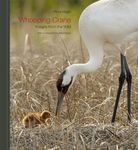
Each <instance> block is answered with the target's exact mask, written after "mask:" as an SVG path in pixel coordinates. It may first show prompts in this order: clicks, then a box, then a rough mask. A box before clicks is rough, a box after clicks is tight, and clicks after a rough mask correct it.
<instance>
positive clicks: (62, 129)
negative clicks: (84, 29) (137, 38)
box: [10, 35, 138, 150]
mask: <svg viewBox="0 0 138 150" xmlns="http://www.w3.org/2000/svg"><path fill="white" fill-rule="evenodd" d="M42 39H43V40H42V41H41V42H40V43H39V42H36V41H35V40H34V41H33V39H31V43H32V45H31V44H30V47H29V49H28V50H27V51H26V50H24V47H23V46H22V47H20V51H19V49H18V45H19V44H17V45H16V46H15V47H12V51H11V67H10V70H11V72H10V75H11V83H10V84H11V85H10V89H11V91H10V94H11V99H10V101H11V105H10V118H11V121H10V122H11V123H10V136H11V138H10V142H11V150H45V149H46V150H60V149H61V150H106V149H110V150H122V149H124V150H136V149H138V145H137V143H138V123H137V122H136V121H133V123H132V124H129V123H127V111H126V110H127V108H126V105H127V104H126V102H127V99H126V92H127V87H126V85H125V86H124V88H123V92H122V95H121V100H120V104H119V108H118V112H117V118H116V122H117V123H115V124H114V125H112V124H111V123H110V121H111V117H112V112H113V107H114V102H115V97H116V91H117V87H118V76H119V71H120V64H119V61H120V58H119V53H118V52H117V50H115V49H114V48H113V47H108V48H106V50H105V57H104V62H103V64H102V66H101V68H99V69H98V70H97V71H96V72H94V73H89V74H82V75H80V76H78V77H77V79H76V81H75V83H74V85H73V87H72V88H71V89H70V91H69V92H68V95H67V96H66V98H65V100H64V104H63V106H62V111H61V114H60V116H58V117H55V116H54V113H55V108H56V103H57V90H56V80H57V78H58V75H59V74H60V73H61V71H62V70H63V69H64V68H65V67H67V66H68V65H69V64H73V63H79V62H86V61H87V59H88V53H87V50H86V48H85V47H84V45H83V44H82V43H81V44H80V38H79V36H77V35H75V36H74V35H73V36H72V37H71V38H64V37H62V38H61V37H60V36H58V35H57V36H52V35H49V36H48V35H45V37H44V38H42ZM44 39H47V40H44ZM72 39H73V40H72ZM17 43H18V42H17ZM22 43H24V41H21V45H23V44H22ZM12 44H13V43H12ZM136 48H137V45H136V46H135V47H134V48H133V49H132V50H131V51H128V53H127V57H128V58H129V64H130V68H131V71H132V74H133V83H132V114H133V116H132V117H133V119H135V120H138V111H137V110H138V101H137V100H138V75H137V73H138V63H137V56H136V55H135V54H136ZM112 49H114V51H112ZM43 110H49V111H51V112H52V114H53V117H52V123H51V125H49V126H45V125H40V126H38V127H36V128H33V129H25V128H24V127H23V126H22V124H21V120H22V118H23V117H24V116H25V115H26V114H27V113H29V112H37V111H39V112H42V111H43Z"/></svg>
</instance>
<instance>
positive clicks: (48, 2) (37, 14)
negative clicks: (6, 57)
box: [10, 0, 96, 51]
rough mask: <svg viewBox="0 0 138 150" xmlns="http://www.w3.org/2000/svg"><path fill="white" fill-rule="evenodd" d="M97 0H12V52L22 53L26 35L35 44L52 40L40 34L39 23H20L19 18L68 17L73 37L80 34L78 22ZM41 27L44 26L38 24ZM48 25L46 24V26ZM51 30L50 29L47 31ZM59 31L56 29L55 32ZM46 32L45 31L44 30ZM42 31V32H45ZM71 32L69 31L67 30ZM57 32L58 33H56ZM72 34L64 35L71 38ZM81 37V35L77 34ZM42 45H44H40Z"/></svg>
mask: <svg viewBox="0 0 138 150" xmlns="http://www.w3.org/2000/svg"><path fill="white" fill-rule="evenodd" d="M95 1H96V0H10V36H11V39H10V40H11V41H10V44H11V51H13V50H15V49H17V50H18V51H19V50H20V51H22V47H23V45H24V39H25V35H26V34H27V33H28V34H29V35H30V37H31V40H32V41H33V45H34V47H35V43H37V44H38V43H40V42H42V40H44V39H50V38H51V37H52V36H55V35H51V37H48V35H47V34H43V35H42V34H41V35H40V34H38V32H39V31H38V30H39V29H36V27H35V25H37V23H20V22H19V17H26V18H50V17H66V18H70V19H71V29H70V32H71V34H72V36H73V37H74V35H73V34H75V32H78V21H79V16H80V14H81V12H82V11H83V10H84V8H86V7H87V6H88V5H90V4H91V3H93V2H95ZM55 10H56V11H69V13H55V12H54V11H55ZM38 24H39V25H42V24H40V23H38ZM44 25H46V24H44ZM45 30H48V31H49V30H50V29H45ZM55 30H57V31H58V29H56V28H55V29H54V31H55ZM43 31H44V29H43ZM43 31H42V32H43ZM67 31H69V30H67ZM55 32H56V31H55ZM71 34H69V36H68V35H65V34H64V35H63V36H64V37H68V38H71ZM76 35H79V34H76ZM40 44H41V45H42V43H40Z"/></svg>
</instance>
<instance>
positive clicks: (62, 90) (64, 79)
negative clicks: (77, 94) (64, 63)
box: [56, 67, 76, 115]
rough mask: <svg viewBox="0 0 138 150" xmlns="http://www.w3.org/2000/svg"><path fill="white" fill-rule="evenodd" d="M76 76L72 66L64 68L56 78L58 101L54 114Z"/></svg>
mask: <svg viewBox="0 0 138 150" xmlns="http://www.w3.org/2000/svg"><path fill="white" fill-rule="evenodd" d="M75 78H76V72H74V71H73V69H72V67H68V68H66V69H65V70H64V71H63V72H62V73H61V74H60V75H59V78H58V80H57V83H56V86H57V90H58V102H57V107H56V115H57V114H58V112H59V110H60V107H61V105H62V102H63V99H64V96H65V95H66V93H67V91H68V90H69V88H70V87H71V86H72V84H73V82H74V80H75Z"/></svg>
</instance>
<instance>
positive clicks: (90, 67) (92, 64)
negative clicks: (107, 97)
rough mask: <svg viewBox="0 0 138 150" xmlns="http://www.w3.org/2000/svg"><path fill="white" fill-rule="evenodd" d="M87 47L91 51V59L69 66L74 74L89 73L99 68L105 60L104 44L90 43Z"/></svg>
mask: <svg viewBox="0 0 138 150" xmlns="http://www.w3.org/2000/svg"><path fill="white" fill-rule="evenodd" d="M87 48H88V51H89V56H90V58H89V61H88V62H87V63H84V64H73V65H71V66H69V67H68V69H69V70H70V72H72V73H73V74H74V75H78V74H80V73H88V72H93V71H95V70H97V69H98V68H99V67H100V66H101V64H102V61H103V44H101V43H99V44H92V45H91V44H90V43H89V44H88V43H87Z"/></svg>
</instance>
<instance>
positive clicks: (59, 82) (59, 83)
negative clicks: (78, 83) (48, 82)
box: [56, 70, 73, 94]
mask: <svg viewBox="0 0 138 150" xmlns="http://www.w3.org/2000/svg"><path fill="white" fill-rule="evenodd" d="M65 74H66V70H64V71H63V72H62V73H61V74H60V75H59V78H58V80H57V83H56V86H57V89H58V91H59V92H62V93H63V94H66V92H67V91H68V88H69V86H70V85H71V83H72V80H73V77H71V81H70V83H69V84H67V85H65V86H63V85H62V81H63V77H64V75H65Z"/></svg>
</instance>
